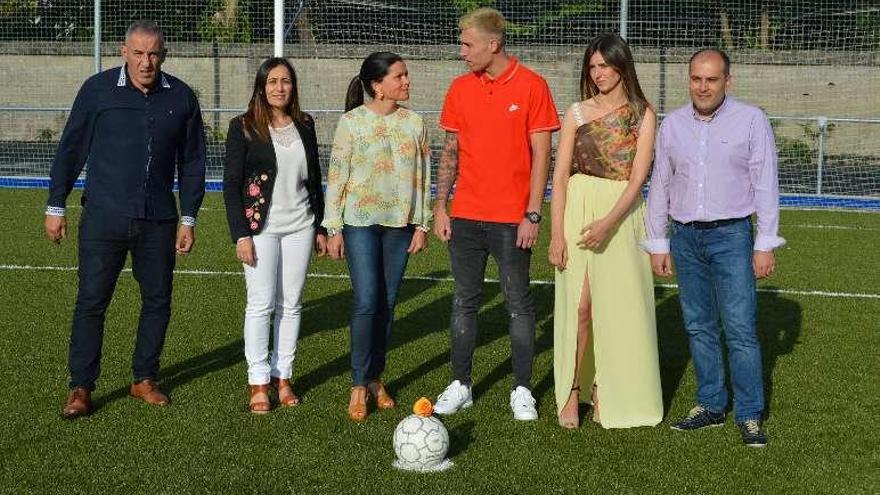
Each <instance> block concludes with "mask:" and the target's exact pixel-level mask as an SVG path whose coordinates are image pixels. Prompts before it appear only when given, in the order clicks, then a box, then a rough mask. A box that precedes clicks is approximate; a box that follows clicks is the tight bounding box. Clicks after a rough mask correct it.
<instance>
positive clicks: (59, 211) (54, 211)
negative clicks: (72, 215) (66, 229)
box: [46, 206, 65, 217]
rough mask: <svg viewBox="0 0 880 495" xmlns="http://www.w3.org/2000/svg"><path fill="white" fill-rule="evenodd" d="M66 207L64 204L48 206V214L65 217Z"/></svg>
mask: <svg viewBox="0 0 880 495" xmlns="http://www.w3.org/2000/svg"><path fill="white" fill-rule="evenodd" d="M64 211H65V208H64V207H63V206H47V207H46V215H48V216H50V217H63V216H64Z"/></svg>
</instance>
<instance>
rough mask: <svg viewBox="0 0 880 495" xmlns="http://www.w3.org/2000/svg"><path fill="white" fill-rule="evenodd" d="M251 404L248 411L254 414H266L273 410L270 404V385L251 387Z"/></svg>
mask: <svg viewBox="0 0 880 495" xmlns="http://www.w3.org/2000/svg"><path fill="white" fill-rule="evenodd" d="M249 389H250V396H251V399H250V402H249V403H248V410H249V411H250V412H252V413H254V414H266V413H268V412H269V411H271V410H272V404H271V403H270V402H269V385H267V384H263V385H250V386H249Z"/></svg>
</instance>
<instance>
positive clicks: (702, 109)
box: [644, 49, 785, 447]
mask: <svg viewBox="0 0 880 495" xmlns="http://www.w3.org/2000/svg"><path fill="white" fill-rule="evenodd" d="M689 79H690V83H689V84H690V96H691V103H690V104H688V105H685V106H684V107H682V108H679V109H677V110H675V111H673V112H672V113H670V114H669V115H668V116H667V117H666V118H665V119H664V120H663V123H662V125H661V126H660V132H659V134H658V137H657V144H656V148H655V158H654V171H653V174H652V175H651V187H650V191H649V193H648V216H647V219H646V222H647V234H648V239H647V240H646V241H645V243H644V245H645V248H646V250H647V251H648V252H650V253H651V266H652V268H653V270H654V273H655V274H657V275H659V276H661V277H669V276H671V275H672V266H673V262H674V264H675V268H676V271H677V272H678V285H679V292H680V294H679V301H680V302H681V309H682V315H683V317H684V321H685V328H686V330H687V334H688V338H689V341H690V350H691V356H692V358H693V361H694V368H695V370H696V375H697V394H696V395H697V397H696V401H697V405H696V407H694V408H693V409H691V411H690V413H689V414H688V416H687V417H685V418H684V419H682V420H680V421H678V422H677V423H675V424H674V425H673V426H672V428H673V429H676V430H696V429H700V428H704V427H708V426H721V425H723V424H724V416H725V413H726V411H727V409H728V397H727V389H726V388H725V385H724V374H725V370H724V360H723V357H722V347H721V340H720V338H721V329H720V328H719V326H718V321H719V319H720V320H721V321H722V323H723V327H724V336H725V342H726V344H727V349H728V361H729V364H730V377H731V384H732V387H733V394H734V398H735V402H734V404H735V406H734V419H735V422H736V424H737V425H738V426H739V430H740V434H741V436H742V440H743V442H744V443H745V444H746V445H748V446H750V447H763V446H764V445H766V443H767V436H766V434H765V433H764V431H762V429H761V419H762V416H763V413H764V388H763V379H762V367H761V349H760V345H759V342H758V336H757V331H756V326H755V314H756V308H757V295H756V287H755V280H756V279H758V278H763V277H766V276H768V275H770V274H772V273H773V270H774V269H775V265H776V260H775V257H774V255H773V249H774V248H777V247H779V246H781V245H782V244H784V243H785V240H784V239H782V238H781V237H778V236H777V230H778V227H779V187H778V183H777V168H776V142H775V139H774V137H773V130H772V128H771V127H770V122H769V121H768V120H767V117H766V115H764V112H762V111H761V109H759V108H757V107H754V106H751V105H746V104H745V103H742V102H739V101H737V100H735V99H733V98H731V97H729V96H726V90H727V89H728V87H729V86H730V82H731V76H730V60H729V58H728V57H727V55H726V54H725V53H724V52H723V51H721V50H716V49H704V50H700V51H698V52H697V53H695V54H694V55H693V56H692V57H691V60H690V69H689ZM752 214H756V216H757V233H756V234H755V235H753V234H752V221H751V216H752ZM670 220H671V222H670ZM670 223H671V225H669V224H670ZM667 227H669V235H668V236H667Z"/></svg>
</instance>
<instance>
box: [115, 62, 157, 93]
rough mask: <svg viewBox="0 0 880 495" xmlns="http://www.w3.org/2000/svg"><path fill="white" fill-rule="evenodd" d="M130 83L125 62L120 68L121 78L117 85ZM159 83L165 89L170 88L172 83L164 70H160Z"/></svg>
mask: <svg viewBox="0 0 880 495" xmlns="http://www.w3.org/2000/svg"><path fill="white" fill-rule="evenodd" d="M127 84H128V73H127V72H126V71H125V64H122V67H120V68H119V78H118V79H116V86H117V87H120V88H121V87H124V86H126V85H127ZM159 84H161V85H162V87H163V88H165V89H170V88H171V84H170V83H169V82H168V79H167V78H166V77H165V73H164V72H161V71H160V72H159Z"/></svg>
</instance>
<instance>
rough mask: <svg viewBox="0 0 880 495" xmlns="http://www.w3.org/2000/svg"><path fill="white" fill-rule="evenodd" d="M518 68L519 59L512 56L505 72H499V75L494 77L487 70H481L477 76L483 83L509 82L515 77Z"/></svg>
mask: <svg viewBox="0 0 880 495" xmlns="http://www.w3.org/2000/svg"><path fill="white" fill-rule="evenodd" d="M517 70H519V60H518V59H517V58H516V57H513V56H512V57H510V61H509V62H508V63H507V67H505V69H504V72H502V73H501V74H499V75H498V77H496V78H492V77H490V76H489V73H488V72H486V71H483V72H481V73H480V74H479V75H478V76H477V77H479V79H480V82H482V83H483V84H492V83H495V84H507V83H508V82H510V80H511V79H513V76H515V75H516V71H517Z"/></svg>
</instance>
